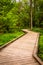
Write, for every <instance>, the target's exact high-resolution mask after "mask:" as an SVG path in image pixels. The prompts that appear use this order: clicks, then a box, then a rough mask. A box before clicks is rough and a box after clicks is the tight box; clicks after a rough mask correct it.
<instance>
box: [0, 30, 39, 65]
mask: <svg viewBox="0 0 43 65" xmlns="http://www.w3.org/2000/svg"><path fill="white" fill-rule="evenodd" d="M25 31H27V32H28V33H27V34H26V35H24V36H23V37H21V38H19V39H18V40H16V41H15V42H13V43H12V44H10V45H9V46H7V47H5V48H4V49H3V50H1V51H0V65H39V64H38V62H37V61H36V60H35V59H34V58H33V56H32V53H33V49H34V46H35V42H36V40H37V35H38V34H37V33H35V32H31V31H28V30H25Z"/></svg>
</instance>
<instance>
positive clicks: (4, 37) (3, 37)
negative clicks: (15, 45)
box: [0, 31, 24, 47]
mask: <svg viewBox="0 0 43 65" xmlns="http://www.w3.org/2000/svg"><path fill="white" fill-rule="evenodd" d="M23 34H24V32H22V31H18V32H16V33H4V34H0V47H1V46H2V45H4V44H6V43H7V42H9V41H11V40H13V39H16V38H18V37H20V36H22V35H23Z"/></svg>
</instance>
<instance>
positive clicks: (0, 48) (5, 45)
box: [0, 30, 27, 50]
mask: <svg viewBox="0 0 43 65" xmlns="http://www.w3.org/2000/svg"><path fill="white" fill-rule="evenodd" d="M22 31H23V30H22ZM23 32H24V34H23V35H21V36H20V37H18V38H15V39H13V40H11V41H9V42H7V43H6V44H4V45H3V46H1V47H0V50H2V49H3V48H5V47H7V46H8V45H10V44H11V43H12V42H14V41H16V40H17V39H19V38H21V37H22V36H24V35H25V34H26V33H27V32H26V31H23Z"/></svg>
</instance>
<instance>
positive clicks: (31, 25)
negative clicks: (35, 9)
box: [30, 0, 33, 30]
mask: <svg viewBox="0 0 43 65" xmlns="http://www.w3.org/2000/svg"><path fill="white" fill-rule="evenodd" d="M30 23H31V24H30V28H31V30H32V27H33V23H32V0H30Z"/></svg>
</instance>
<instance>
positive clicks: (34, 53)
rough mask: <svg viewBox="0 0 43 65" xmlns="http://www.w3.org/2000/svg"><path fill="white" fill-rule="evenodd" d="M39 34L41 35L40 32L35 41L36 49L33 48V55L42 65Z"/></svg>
mask: <svg viewBox="0 0 43 65" xmlns="http://www.w3.org/2000/svg"><path fill="white" fill-rule="evenodd" d="M39 36H40V33H38V35H37V39H36V43H35V46H34V50H33V57H34V58H35V59H36V61H37V62H38V63H39V64H40V65H43V61H42V60H41V59H40V58H39V57H38V56H37V52H38V41H39Z"/></svg>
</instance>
